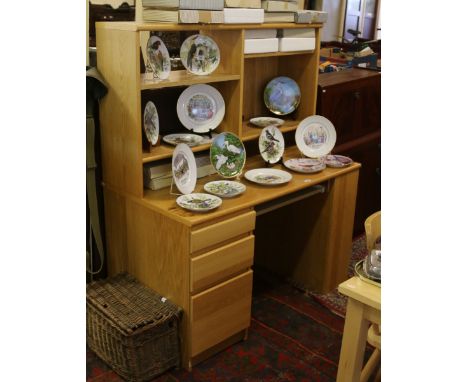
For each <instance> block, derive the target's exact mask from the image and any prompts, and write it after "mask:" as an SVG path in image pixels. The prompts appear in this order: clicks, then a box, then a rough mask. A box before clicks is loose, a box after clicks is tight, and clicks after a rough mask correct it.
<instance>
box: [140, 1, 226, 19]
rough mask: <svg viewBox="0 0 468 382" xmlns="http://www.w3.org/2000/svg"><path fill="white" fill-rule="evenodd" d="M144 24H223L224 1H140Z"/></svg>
mask: <svg viewBox="0 0 468 382" xmlns="http://www.w3.org/2000/svg"><path fill="white" fill-rule="evenodd" d="M142 7H143V10H142V19H143V21H145V22H160V23H181V24H198V23H204V24H222V23H224V11H223V8H224V0H142Z"/></svg>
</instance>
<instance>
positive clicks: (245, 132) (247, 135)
mask: <svg viewBox="0 0 468 382" xmlns="http://www.w3.org/2000/svg"><path fill="white" fill-rule="evenodd" d="M300 122H301V121H292V120H290V121H288V120H286V121H284V124H283V125H282V126H280V127H279V129H280V131H281V132H282V133H283V134H284V133H287V132H288V131H294V130H296V128H297V126H298V125H299V123H300ZM262 130H263V128H262V127H253V126H252V125H251V124H250V123H249V122H243V123H242V140H243V141H253V140H255V139H258V137H259V136H260V133H261V132H262Z"/></svg>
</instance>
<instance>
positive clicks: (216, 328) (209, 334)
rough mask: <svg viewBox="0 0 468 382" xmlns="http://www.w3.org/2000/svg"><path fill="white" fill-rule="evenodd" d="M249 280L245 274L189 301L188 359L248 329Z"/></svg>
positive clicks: (250, 301)
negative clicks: (189, 337) (189, 354)
mask: <svg viewBox="0 0 468 382" xmlns="http://www.w3.org/2000/svg"><path fill="white" fill-rule="evenodd" d="M252 280H253V272H252V271H251V270H249V271H247V272H245V273H243V274H241V275H239V276H236V277H234V278H232V279H230V280H228V281H226V282H224V283H221V284H219V285H217V286H215V287H213V288H210V289H208V290H206V291H204V292H202V293H199V294H197V295H195V296H193V297H191V298H190V305H191V309H190V310H191V312H192V314H191V327H192V328H191V329H192V335H191V338H192V343H191V349H190V350H191V351H190V353H191V356H192V357H193V356H196V355H197V354H200V353H201V352H203V351H204V350H207V349H209V348H210V347H212V346H214V345H216V344H218V343H220V342H222V341H223V340H225V339H227V338H229V337H230V336H232V335H234V334H236V333H239V332H240V331H242V330H244V329H246V328H248V327H249V325H250V309H251V303H252Z"/></svg>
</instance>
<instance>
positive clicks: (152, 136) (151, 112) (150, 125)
mask: <svg viewBox="0 0 468 382" xmlns="http://www.w3.org/2000/svg"><path fill="white" fill-rule="evenodd" d="M143 121H144V127H145V134H146V139H148V141H149V142H150V143H151V144H152V145H153V146H154V145H155V144H156V143H157V142H158V137H159V117H158V110H157V109H156V106H155V104H154V103H153V102H151V101H148V102H147V103H146V106H145V112H144V113H143Z"/></svg>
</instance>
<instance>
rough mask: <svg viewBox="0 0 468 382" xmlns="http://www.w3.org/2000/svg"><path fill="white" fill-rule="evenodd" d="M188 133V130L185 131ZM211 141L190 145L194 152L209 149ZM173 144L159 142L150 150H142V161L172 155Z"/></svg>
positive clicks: (150, 160) (151, 160) (145, 161)
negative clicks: (158, 144)
mask: <svg viewBox="0 0 468 382" xmlns="http://www.w3.org/2000/svg"><path fill="white" fill-rule="evenodd" d="M187 132H188V133H190V132H189V131H187ZM210 146H211V143H206V144H203V145H200V146H195V147H191V149H192V151H193V152H194V153H196V152H199V151H204V150H209V149H210ZM174 149H175V146H172V145H168V144H165V143H161V145H160V146H157V147H153V148H152V151H151V152H143V155H142V160H143V163H149V162H153V161H156V160H160V159H165V158H170V157H172V153H173V152H174Z"/></svg>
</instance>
